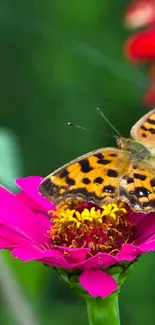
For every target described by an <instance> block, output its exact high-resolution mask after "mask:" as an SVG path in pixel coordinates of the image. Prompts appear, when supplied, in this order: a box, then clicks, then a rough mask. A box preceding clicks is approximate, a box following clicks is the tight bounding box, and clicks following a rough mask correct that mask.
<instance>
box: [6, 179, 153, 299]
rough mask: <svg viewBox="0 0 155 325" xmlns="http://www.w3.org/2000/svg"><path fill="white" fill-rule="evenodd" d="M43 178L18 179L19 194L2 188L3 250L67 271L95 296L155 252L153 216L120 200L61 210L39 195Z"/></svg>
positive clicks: (104, 294) (115, 285)
mask: <svg viewBox="0 0 155 325" xmlns="http://www.w3.org/2000/svg"><path fill="white" fill-rule="evenodd" d="M41 180H42V178H41V177H37V176H36V177H27V178H23V179H18V180H17V184H18V185H19V187H20V188H21V190H22V191H21V192H20V193H18V194H16V195H14V194H12V193H11V192H9V191H8V190H7V189H5V188H4V187H0V206H1V209H0V248H1V249H8V250H11V251H12V255H13V257H14V258H20V259H21V260H22V261H23V262H28V261H31V260H36V261H39V262H42V263H45V264H47V265H51V266H54V267H56V268H58V270H59V271H60V270H61V269H64V270H66V272H67V273H68V274H70V278H71V277H72V276H73V277H75V275H76V278H78V281H79V283H80V284H81V286H82V287H83V288H84V290H85V291H87V292H88V293H89V294H90V295H91V296H93V297H102V298H105V297H107V296H108V295H110V294H111V293H112V292H114V291H115V290H116V289H117V288H118V285H119V281H121V280H120V278H121V277H122V275H123V272H125V270H126V268H128V266H129V265H130V264H131V263H132V262H133V261H134V260H135V259H136V258H137V256H139V255H141V254H143V253H145V252H148V251H150V250H154V249H155V214H154V213H149V214H148V215H144V214H140V213H139V214H136V213H132V212H131V211H130V209H128V208H127V207H126V206H125V205H123V203H122V202H118V203H116V204H105V205H103V206H102V207H101V208H99V207H97V206H95V205H93V204H90V203H86V202H85V203H84V204H82V203H81V202H80V201H77V207H76V209H72V208H71V207H70V208H69V206H67V207H66V206H65V205H61V206H60V207H59V208H58V207H55V206H54V205H53V204H52V203H51V202H49V201H48V200H47V199H45V198H43V197H42V196H41V195H40V194H39V193H38V186H39V184H40V182H41ZM115 265H116V266H117V265H121V271H120V278H119V276H118V274H117V281H116V277H115V275H114V273H113V272H114V271H113V272H111V270H114V269H115ZM117 272H118V271H117ZM60 273H61V272H60ZM112 275H113V276H112Z"/></svg>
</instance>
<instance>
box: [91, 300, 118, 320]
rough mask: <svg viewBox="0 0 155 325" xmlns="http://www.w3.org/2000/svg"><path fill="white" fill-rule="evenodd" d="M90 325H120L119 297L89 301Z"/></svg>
mask: <svg viewBox="0 0 155 325" xmlns="http://www.w3.org/2000/svg"><path fill="white" fill-rule="evenodd" d="M87 311H88V319H89V325H120V319H119V308H118V295H117V294H113V295H111V296H109V297H107V298H106V299H101V298H90V299H87Z"/></svg>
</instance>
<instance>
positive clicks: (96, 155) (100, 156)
mask: <svg viewBox="0 0 155 325" xmlns="http://www.w3.org/2000/svg"><path fill="white" fill-rule="evenodd" d="M94 157H96V158H98V159H103V158H104V156H103V155H102V153H101V152H98V153H95V154H94Z"/></svg>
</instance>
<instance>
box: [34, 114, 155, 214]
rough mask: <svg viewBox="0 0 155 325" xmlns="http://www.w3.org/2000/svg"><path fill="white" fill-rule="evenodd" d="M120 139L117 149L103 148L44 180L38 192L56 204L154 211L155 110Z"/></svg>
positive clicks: (73, 161) (70, 163)
mask: <svg viewBox="0 0 155 325" xmlns="http://www.w3.org/2000/svg"><path fill="white" fill-rule="evenodd" d="M130 135H131V138H123V137H117V138H116V143H117V146H118V148H101V149H98V150H95V151H92V152H89V153H87V154H85V155H83V156H81V157H79V158H77V159H74V160H72V161H71V162H69V163H68V164H65V165H64V166H62V167H60V168H59V169H57V170H56V171H54V172H53V173H52V174H50V175H49V176H47V177H45V178H44V179H43V181H42V182H41V184H40V186H39V193H40V194H42V195H43V196H44V197H46V198H47V199H48V200H50V201H52V202H53V203H55V204H56V205H59V204H60V203H62V202H67V201H68V200H76V199H81V200H83V201H86V202H92V203H94V204H95V205H97V206H99V207H100V206H102V205H103V204H105V203H111V202H117V201H119V200H121V201H124V202H126V203H127V204H128V205H129V206H130V208H131V209H132V211H134V212H143V213H148V212H151V211H155V109H153V110H152V111H150V112H149V113H148V114H146V115H145V116H143V117H142V118H141V119H140V120H139V121H138V122H137V123H136V124H135V125H134V126H133V127H132V129H131V131H130Z"/></svg>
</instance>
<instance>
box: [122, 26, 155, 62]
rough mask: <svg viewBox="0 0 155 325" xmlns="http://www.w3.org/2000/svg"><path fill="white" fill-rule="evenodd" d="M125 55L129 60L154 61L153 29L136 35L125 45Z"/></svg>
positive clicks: (154, 28)
mask: <svg viewBox="0 0 155 325" xmlns="http://www.w3.org/2000/svg"><path fill="white" fill-rule="evenodd" d="M124 49H125V55H126V56H127V58H128V59H130V60H134V61H135V60H136V61H140V60H145V61H146V60H147V61H148V60H149V61H150V60H153V61H154V60H155V27H152V28H149V29H147V30H144V31H142V32H139V33H136V34H135V35H133V36H131V37H129V39H128V40H127V42H126V44H125V48H124Z"/></svg>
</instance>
